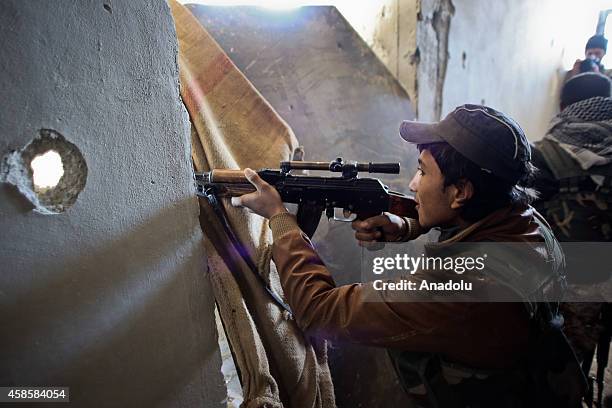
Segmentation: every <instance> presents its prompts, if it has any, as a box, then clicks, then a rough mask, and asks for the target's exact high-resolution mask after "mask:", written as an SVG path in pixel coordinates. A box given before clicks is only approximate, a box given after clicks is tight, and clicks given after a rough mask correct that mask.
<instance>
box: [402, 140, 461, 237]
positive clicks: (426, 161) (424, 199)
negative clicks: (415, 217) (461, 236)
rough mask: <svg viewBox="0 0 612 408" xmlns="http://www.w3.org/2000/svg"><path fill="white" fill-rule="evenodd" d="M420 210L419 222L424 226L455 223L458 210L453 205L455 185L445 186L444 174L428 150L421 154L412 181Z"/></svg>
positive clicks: (411, 185)
mask: <svg viewBox="0 0 612 408" xmlns="http://www.w3.org/2000/svg"><path fill="white" fill-rule="evenodd" d="M410 189H411V190H412V191H414V192H415V193H416V194H415V198H416V201H417V203H418V205H417V211H418V212H419V224H421V226H423V227H424V228H432V227H446V226H450V225H454V224H455V222H456V220H457V217H458V211H457V210H455V209H453V208H452V207H451V204H452V203H453V202H454V201H455V197H454V195H455V187H454V186H452V185H451V186H447V187H446V188H445V187H444V176H443V175H442V172H441V171H440V167H438V164H437V163H436V160H435V159H434V157H433V156H432V155H431V153H430V152H429V151H428V150H423V151H422V152H421V154H420V155H419V168H418V170H417V172H416V174H415V175H414V177H413V178H412V180H411V181H410Z"/></svg>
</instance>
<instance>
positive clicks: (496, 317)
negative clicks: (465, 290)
mask: <svg viewBox="0 0 612 408" xmlns="http://www.w3.org/2000/svg"><path fill="white" fill-rule="evenodd" d="M533 213H534V210H533V209H532V208H531V207H529V208H525V207H523V208H504V209H501V210H498V211H496V212H495V213H493V214H491V215H489V216H487V217H486V218H484V219H482V220H480V221H479V222H477V223H475V224H472V225H471V226H469V227H467V228H466V229H464V230H463V231H461V232H459V233H458V234H456V235H455V236H453V237H452V238H451V239H449V240H447V241H443V242H458V241H466V242H468V241H470V242H475V241H499V242H541V241H542V240H543V237H542V235H541V233H540V231H539V226H538V224H537V223H536V222H535V221H534V219H533V217H534V214H533ZM270 228H271V229H272V234H273V236H274V245H273V250H272V256H273V259H274V262H275V264H276V266H277V269H278V272H279V274H280V279H281V284H282V287H283V290H284V292H285V296H286V298H287V301H288V303H289V305H290V306H291V308H292V310H293V313H294V316H295V318H296V320H297V323H298V325H299V326H300V327H301V328H302V330H304V331H305V332H306V333H308V334H309V335H315V336H321V337H324V338H327V339H332V340H340V341H348V342H352V343H359V344H364V345H372V346H380V347H388V348H397V349H401V350H410V351H427V352H435V353H441V354H442V355H444V356H446V357H447V358H448V359H449V360H451V361H456V362H460V363H463V364H467V365H470V366H473V367H479V368H510V367H513V366H515V365H516V364H517V363H518V362H519V361H521V360H522V358H523V357H524V356H525V353H526V347H527V336H528V316H527V313H526V310H525V307H524V305H523V304H522V303H519V302H517V303H467V302H457V303H441V302H437V303H434V302H429V303H427V302H418V303H417V302H415V303H406V302H365V301H364V297H365V294H366V293H367V292H368V291H370V292H371V290H372V287H371V286H372V284H371V283H363V284H352V285H344V286H339V287H336V285H335V283H334V280H333V278H332V276H331V275H330V273H329V271H328V270H327V268H326V267H325V265H324V264H323V262H322V261H321V259H320V258H319V256H318V255H317V253H316V252H315V250H314V248H313V246H312V243H311V242H310V240H309V239H308V237H307V236H306V235H305V234H304V233H303V232H302V231H301V230H300V229H299V227H298V225H297V223H296V220H295V217H294V216H292V215H290V214H287V213H285V214H280V215H277V216H275V217H272V219H271V220H270Z"/></svg>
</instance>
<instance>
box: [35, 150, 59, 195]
mask: <svg viewBox="0 0 612 408" xmlns="http://www.w3.org/2000/svg"><path fill="white" fill-rule="evenodd" d="M30 167H32V182H33V183H34V190H35V191H44V190H47V189H50V188H54V187H55V186H57V184H58V183H59V181H60V180H61V178H62V176H63V175H64V164H63V163H62V156H60V155H59V153H58V152H56V151H55V150H48V151H47V152H46V153H43V154H39V155H38V156H36V157H35V158H33V159H32V162H31V163H30Z"/></svg>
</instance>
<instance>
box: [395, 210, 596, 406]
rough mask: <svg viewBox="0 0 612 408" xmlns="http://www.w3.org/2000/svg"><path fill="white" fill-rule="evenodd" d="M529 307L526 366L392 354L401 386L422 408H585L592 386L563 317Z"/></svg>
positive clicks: (549, 240)
mask: <svg viewBox="0 0 612 408" xmlns="http://www.w3.org/2000/svg"><path fill="white" fill-rule="evenodd" d="M534 219H535V221H536V222H538V224H540V227H541V228H542V229H543V231H545V233H544V238H545V243H546V247H547V248H548V253H549V254H553V253H556V251H557V250H558V242H557V241H556V239H555V238H554V236H553V235H552V234H551V233H550V229H549V226H548V224H547V223H546V221H545V220H543V219H540V217H539V216H536V217H535V218H534ZM546 231H548V232H547V233H546ZM515 262H518V264H515V263H513V264H514V266H515V267H517V268H521V269H523V270H527V269H525V268H529V265H528V264H526V263H523V264H521V263H522V262H523V260H520V259H519V260H515ZM551 264H552V262H551ZM552 273H553V272H552V267H551V274H552ZM516 292H517V293H518V290H516ZM524 304H525V309H526V312H525V315H526V318H528V319H530V338H529V342H528V344H529V351H528V355H527V356H525V357H526V359H525V362H524V365H522V366H521V367H520V368H517V369H516V370H513V371H509V370H483V369H478V368H474V367H467V366H465V365H461V364H457V363H454V362H451V361H448V360H446V359H445V358H444V357H443V356H442V355H440V354H437V353H423V352H412V351H403V350H393V349H388V354H389V356H390V358H391V362H392V364H393V366H394V368H395V371H396V374H397V376H398V378H399V380H400V383H401V384H402V386H403V388H404V390H405V391H406V392H407V393H408V394H409V395H411V396H412V397H413V398H414V399H415V401H416V403H417V404H420V405H417V406H419V408H421V407H423V408H490V407H496V408H527V407H538V408H542V407H555V408H563V407H576V408H578V407H581V398H582V396H583V395H584V393H585V391H586V387H587V384H586V379H585V378H584V376H583V375H582V372H581V369H580V365H579V363H578V361H577V359H576V356H575V354H574V352H573V350H572V348H571V347H570V345H569V343H568V341H567V339H566V338H565V335H564V334H563V331H562V327H563V318H562V317H561V316H560V315H559V313H558V304H548V303H538V304H535V305H534V304H533V303H532V302H529V300H528V299H525V303H524ZM500 319H503V316H500ZM559 384H562V385H561V386H559Z"/></svg>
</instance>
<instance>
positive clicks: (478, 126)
mask: <svg viewBox="0 0 612 408" xmlns="http://www.w3.org/2000/svg"><path fill="white" fill-rule="evenodd" d="M400 136H401V137H402V138H403V139H404V140H406V141H408V142H411V143H415V144H427V143H439V142H446V143H448V144H449V145H451V146H452V147H453V148H454V149H455V150H457V151H458V152H459V153H460V154H461V155H463V156H464V157H466V158H467V159H469V160H471V161H472V162H474V163H475V164H477V165H478V166H480V167H481V168H482V170H484V171H486V172H489V173H492V174H494V175H496V176H498V177H500V178H502V179H504V180H507V181H510V182H512V183H514V184H516V183H517V182H518V181H519V180H521V179H522V178H523V177H524V176H525V171H526V170H525V163H526V162H528V161H530V160H531V148H530V147H529V142H528V141H527V137H526V136H525V132H523V129H521V127H520V126H519V125H518V123H516V122H515V121H514V120H513V119H511V118H510V117H508V116H507V115H505V114H503V113H502V112H499V111H497V110H495V109H492V108H489V107H487V106H482V105H462V106H459V107H457V108H456V109H455V110H454V111H452V112H451V113H449V114H448V115H447V116H446V117H445V118H444V119H442V120H441V121H440V122H436V123H424V122H414V121H404V122H402V124H401V126H400Z"/></svg>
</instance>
